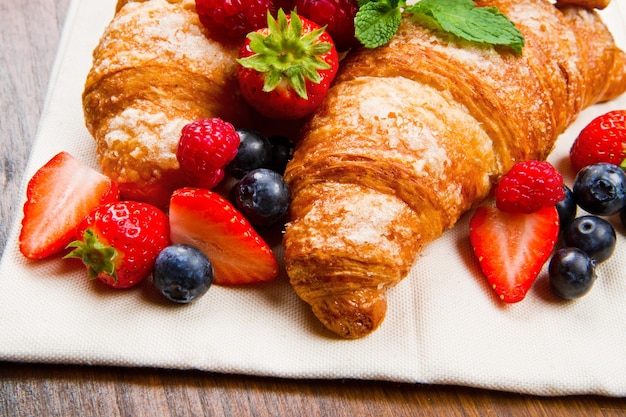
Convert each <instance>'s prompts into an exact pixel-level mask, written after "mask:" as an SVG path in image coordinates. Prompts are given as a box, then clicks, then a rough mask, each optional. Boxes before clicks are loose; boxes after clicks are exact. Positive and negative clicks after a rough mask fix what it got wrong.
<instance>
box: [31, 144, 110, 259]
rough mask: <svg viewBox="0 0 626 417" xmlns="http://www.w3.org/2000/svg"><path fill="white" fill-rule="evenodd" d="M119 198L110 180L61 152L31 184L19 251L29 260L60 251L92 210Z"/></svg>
mask: <svg viewBox="0 0 626 417" xmlns="http://www.w3.org/2000/svg"><path fill="white" fill-rule="evenodd" d="M118 198H119V191H118V188H117V185H116V184H115V183H114V182H113V181H111V179H109V178H108V177H107V176H105V175H103V174H101V173H99V172H98V171H96V170H94V169H93V168H91V167H89V166H87V165H85V164H84V163H82V162H81V161H79V160H78V159H76V158H75V157H74V156H72V155H70V154H69V153H67V152H60V153H58V154H57V155H55V156H54V157H53V158H52V159H51V160H50V161H48V162H47V163H46V164H45V165H44V166H42V167H41V168H39V170H38V171H37V172H36V173H35V175H33V177H32V178H31V179H30V181H29V182H28V186H27V188H26V203H24V218H23V219H22V230H21V232H20V236H19V248H20V252H21V253H22V254H23V255H24V256H25V257H27V258H30V259H43V258H45V257H47V256H50V255H52V254H55V253H57V252H59V251H60V250H62V249H64V248H65V246H66V245H67V244H69V243H70V242H71V241H72V240H73V238H74V232H75V230H76V228H77V227H78V224H79V223H80V222H81V220H82V219H83V218H84V217H85V216H86V215H87V214H89V212H90V211H91V210H92V209H94V208H95V207H97V206H99V205H101V204H104V203H108V202H112V201H117V200H118Z"/></svg>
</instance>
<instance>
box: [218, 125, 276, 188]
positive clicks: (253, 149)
mask: <svg viewBox="0 0 626 417" xmlns="http://www.w3.org/2000/svg"><path fill="white" fill-rule="evenodd" d="M237 133H238V134H239V140H240V141H239V148H238V149H237V155H236V156H235V158H234V159H233V160H232V161H231V162H230V163H229V164H228V165H227V166H226V172H227V173H228V174H229V175H230V176H231V177H233V178H236V179H241V178H243V176H244V175H246V174H247V173H248V172H250V171H252V170H254V169H257V168H262V167H267V166H269V165H270V163H271V160H272V144H271V143H270V141H269V139H268V138H266V137H265V136H264V135H262V134H261V133H259V132H256V131H254V130H250V129H237Z"/></svg>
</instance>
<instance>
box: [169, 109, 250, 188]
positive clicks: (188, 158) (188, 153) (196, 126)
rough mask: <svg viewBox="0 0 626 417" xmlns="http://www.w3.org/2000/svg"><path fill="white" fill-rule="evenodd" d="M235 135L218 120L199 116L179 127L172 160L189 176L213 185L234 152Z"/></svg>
mask: <svg viewBox="0 0 626 417" xmlns="http://www.w3.org/2000/svg"><path fill="white" fill-rule="evenodd" d="M238 147H239V134H238V133H237V131H236V130H235V128H234V127H233V125H231V124H230V123H228V122H225V121H223V120H221V119H217V118H215V119H202V120H198V121H195V122H193V123H189V124H188V125H186V126H185V127H183V129H182V134H181V136H180V141H179V142H178V149H177V150H176V159H178V163H179V164H180V167H181V169H182V170H183V172H184V173H185V174H186V175H187V177H189V179H190V180H191V181H192V182H193V183H194V185H197V186H198V187H202V188H213V187H215V186H216V185H217V184H219V182H220V181H222V179H223V178H224V167H225V166H226V165H227V164H228V163H229V162H230V161H232V160H233V158H234V157H235V155H237V149H238Z"/></svg>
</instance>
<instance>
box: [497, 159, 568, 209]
mask: <svg viewBox="0 0 626 417" xmlns="http://www.w3.org/2000/svg"><path fill="white" fill-rule="evenodd" d="M494 195H495V198H496V206H498V208H499V209H500V210H503V211H506V212H509V213H532V212H535V211H537V210H539V209H540V208H542V207H549V206H555V205H556V204H557V203H558V202H559V201H561V200H563V198H565V190H564V188H563V176H562V175H561V173H560V172H558V171H557V170H556V169H555V168H554V166H552V164H550V163H549V162H546V161H534V160H530V161H524V162H518V163H517V164H515V165H513V167H511V169H510V170H509V171H508V172H507V173H506V174H505V175H504V176H503V177H502V178H501V179H500V181H499V182H498V184H496V187H495V190H494Z"/></svg>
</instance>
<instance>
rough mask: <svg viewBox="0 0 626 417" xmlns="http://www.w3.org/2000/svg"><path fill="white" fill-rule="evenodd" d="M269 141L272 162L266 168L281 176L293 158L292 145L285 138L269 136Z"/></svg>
mask: <svg viewBox="0 0 626 417" xmlns="http://www.w3.org/2000/svg"><path fill="white" fill-rule="evenodd" d="M269 141H270V143H271V144H272V161H271V163H270V165H269V166H267V168H269V169H271V170H272V171H276V172H278V173H279V174H281V175H282V174H284V173H285V168H286V167H287V163H288V162H289V160H291V157H292V156H293V150H294V145H293V143H292V142H291V141H290V140H289V139H288V138H286V137H285V136H278V135H277V136H270V138H269Z"/></svg>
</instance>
